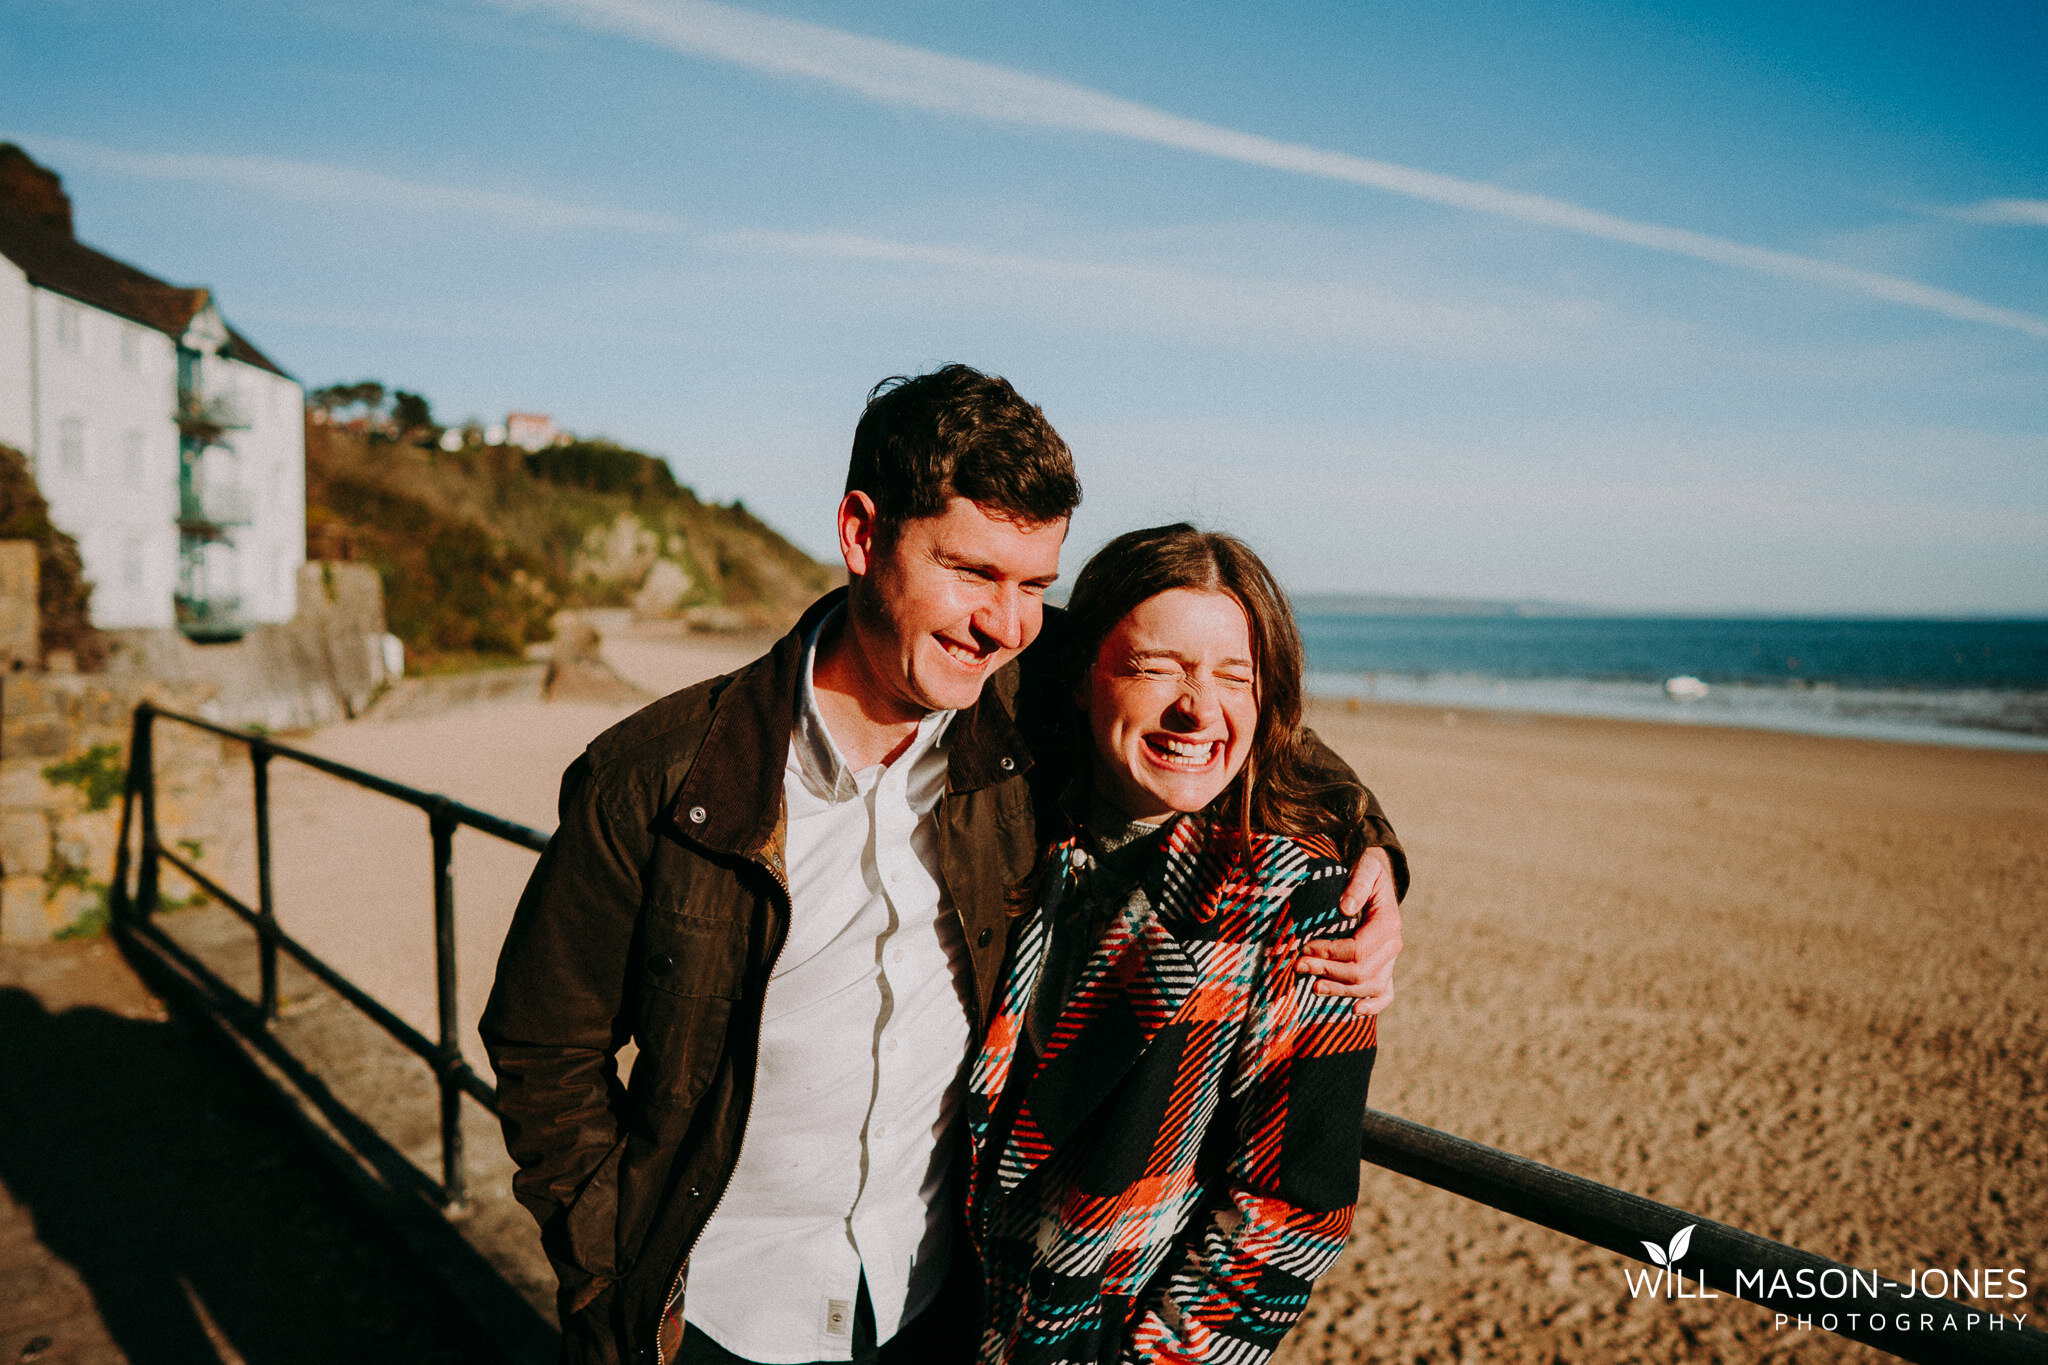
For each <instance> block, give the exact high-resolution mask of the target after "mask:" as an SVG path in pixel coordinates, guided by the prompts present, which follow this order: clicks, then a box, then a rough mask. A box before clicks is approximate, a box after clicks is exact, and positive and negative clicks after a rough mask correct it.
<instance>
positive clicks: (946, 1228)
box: [683, 618, 974, 1365]
mask: <svg viewBox="0 0 2048 1365" xmlns="http://www.w3.org/2000/svg"><path fill="white" fill-rule="evenodd" d="M834 624H835V623H834V622H833V620H832V619H831V618H828V619H827V620H826V621H825V622H822V623H821V624H820V629H821V630H823V629H826V628H830V627H831V626H833V625H834ZM817 642H818V634H817V633H816V632H813V634H812V636H811V638H810V639H809V640H808V641H806V643H805V647H804V661H803V678H802V683H801V684H800V688H801V690H800V692H799V709H798V715H797V722H796V731H795V734H794V736H793V738H792V742H791V744H790V751H789V759H788V762H787V764H786V765H785V766H784V769H783V779H782V787H783V799H784V800H785V802H786V803H787V807H788V821H789V823H788V834H787V844H786V847H785V850H784V854H785V857H786V859H787V866H788V870H789V898H790V917H789V936H788V938H787V940H786V941H785V942H784V943H783V946H782V954H781V956H780V957H778V958H777V959H776V961H775V968H774V971H773V972H772V973H771V975H770V976H769V978H768V991H767V996H766V999H765V1000H764V1002H763V1005H762V1015H761V1052H760V1060H759V1064H758V1069H757V1071H756V1074H755V1080H754V1103H753V1108H752V1110H751V1111H750V1113H749V1115H748V1118H747V1127H746V1135H745V1137H744V1139H743V1140H742V1141H741V1144H740V1158H739V1163H738V1165H737V1167H736V1168H735V1169H734V1171H733V1175H732V1182H731V1184H730V1185H728V1186H727V1188H726V1192H725V1197H724V1198H723V1199H722V1200H720V1201H719V1204H718V1208H717V1210H716V1211H715V1212H714V1213H713V1214H712V1217H711V1221H710V1222H709V1223H708V1224H707V1225H706V1226H705V1228H704V1232H703V1235H702V1236H701V1237H700V1238H699V1239H698V1241H697V1245H696V1248H695V1249H694V1250H693V1251H692V1252H691V1254H690V1270H689V1280H688V1287H687V1289H686V1291H685V1298H684V1307H683V1314H684V1317H685V1318H687V1319H688V1321H689V1322H690V1323H692V1324H693V1325H695V1326H696V1327H697V1328H698V1329H699V1330H701V1331H703V1332H704V1333H706V1334H707V1335H709V1336H710V1337H711V1339H712V1340H713V1341H716V1342H717V1343H718V1344H719V1345H721V1346H723V1347H725V1349H726V1350H728V1351H732V1352H734V1353H735V1354H738V1355H741V1356H744V1357H746V1358H748V1359H750V1360H757V1361H762V1362H765V1363H766V1365H787V1362H795V1361H812V1360H845V1359H848V1358H850V1357H851V1355H852V1342H853V1316H854V1300H855V1294H856V1292H857V1290H858V1286H859V1283H860V1276H861V1272H862V1270H863V1268H865V1270H866V1272H867V1281H868V1295H869V1297H870V1298H871V1299H872V1300H873V1303H874V1310H875V1337H876V1340H877V1341H878V1342H882V1341H887V1340H889V1338H890V1337H892V1336H894V1335H895V1334H896V1331H897V1329H898V1328H899V1327H900V1326H901V1325H902V1324H903V1323H905V1322H908V1321H909V1320H910V1319H911V1318H913V1317H915V1316H916V1315H917V1314H918V1313H919V1312H921V1311H923V1309H924V1308H925V1307H926V1306H928V1305H929V1304H930V1303H931V1301H932V1299H933V1297H934V1296H935V1295H936V1294H937V1293H938V1289H939V1285H940V1283H941V1282H942V1281H943V1280H944V1278H945V1273H946V1262H947V1257H948V1254H949V1251H950V1247H949V1245H948V1244H949V1241H950V1235H949V1234H950V1231H951V1226H952V1224H951V1206H952V1202H953V1201H952V1200H951V1198H950V1190H949V1189H948V1180H947V1176H948V1173H949V1171H950V1170H951V1167H952V1155H953V1148H952V1143H953V1132H954V1128H955V1122H954V1120H955V1117H956V1115H957V1113H958V1111H959V1107H960V1096H961V1093H962V1089H963V1078H964V1076H965V1074H966V1060H967V1050H968V1045H969V1043H970V1042H971V1041H972V1038H973V1028H974V1026H973V1022H972V1018H971V1015H970V1013H969V1010H970V1005H969V1002H968V996H967V992H968V990H969V986H968V979H969V978H968V966H967V943H966V937H965V934H964V932H963V930H962V929H961V926H960V920H959V916H958V915H956V914H955V913H954V911H953V907H952V905H951V903H950V901H949V900H948V898H947V897H946V895H945V892H944V889H943V888H942V886H941V884H940V882H939V875H938V873H939V864H938V847H937V839H936V836H935V834H934V831H933V827H932V825H933V822H932V819H931V813H932V809H933V807H935V806H936V805H937V804H938V800H939V797H940V796H941V795H942V794H944V792H945V789H946V745H945V743H944V740H945V734H946V730H947V727H948V725H949V724H950V722H951V721H952V718H953V715H954V713H953V712H951V711H938V712H933V713H932V714H930V715H928V716H926V717H925V718H924V720H923V721H922V722H920V724H919V725H918V728H917V734H916V736H915V738H913V739H912V741H911V744H910V747H909V748H908V749H907V750H905V751H904V752H903V753H902V754H901V755H900V756H898V758H897V759H896V761H895V762H894V763H891V764H888V765H886V766H885V765H883V764H879V763H878V764H876V765H875V766H873V767H871V768H867V769H864V770H862V771H860V772H857V773H856V772H853V771H851V770H849V769H848V768H847V766H846V762H845V759H844V758H843V757H842V756H841V754H840V752H839V747H838V746H837V745H836V744H834V743H833V741H832V736H831V733H830V732H829V731H828V730H827V729H826V728H825V721H824V717H823V716H822V715H821V714H820V713H819V711H818V704H817V696H816V693H815V692H814V691H813V690H812V686H811V670H812V665H813V662H814V661H815V659H816V655H817Z"/></svg>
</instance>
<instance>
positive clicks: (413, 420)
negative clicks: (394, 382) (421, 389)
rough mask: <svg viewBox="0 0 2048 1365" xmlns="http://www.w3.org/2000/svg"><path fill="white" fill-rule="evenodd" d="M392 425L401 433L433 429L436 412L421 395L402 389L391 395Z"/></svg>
mask: <svg viewBox="0 0 2048 1365" xmlns="http://www.w3.org/2000/svg"><path fill="white" fill-rule="evenodd" d="M391 425H393V426H395V427H397V428H398V429H399V430H400V431H401V432H405V431H419V430H421V429H423V428H426V427H431V426H433V425H434V410H433V408H431V407H429V406H428V404H427V400H426V399H424V398H422V397H421V396H420V395H418V394H416V393H407V392H406V391H405V390H404V389H400V390H398V391H397V392H396V393H394V394H392V395H391Z"/></svg>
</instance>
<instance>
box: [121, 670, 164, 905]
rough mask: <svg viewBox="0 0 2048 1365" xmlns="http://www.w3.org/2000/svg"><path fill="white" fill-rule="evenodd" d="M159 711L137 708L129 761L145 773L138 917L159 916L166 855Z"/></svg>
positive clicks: (145, 706)
mask: <svg viewBox="0 0 2048 1365" xmlns="http://www.w3.org/2000/svg"><path fill="white" fill-rule="evenodd" d="M155 721H156V708H155V707H154V706H151V705H150V704H149V703H148V702H143V703H141V704H140V705H139V706H137V707H136V708H135V752H134V755H133V756H132V757H131V758H130V759H129V762H131V763H133V764H134V765H135V766H136V767H137V768H138V769H139V770H140V771H141V773H142V777H141V781H140V787H141V796H142V865H141V868H140V870H139V871H138V872H137V873H136V876H135V915H136V918H137V919H148V918H149V917H150V916H151V915H154V914H155V913H156V906H157V882H158V877H159V873H160V871H161V865H162V864H161V859H160V857H159V855H160V854H161V853H162V852H163V850H162V848H161V847H160V846H159V845H158V843H157V831H156V725H155Z"/></svg>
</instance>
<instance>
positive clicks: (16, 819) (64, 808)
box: [0, 673, 248, 942]
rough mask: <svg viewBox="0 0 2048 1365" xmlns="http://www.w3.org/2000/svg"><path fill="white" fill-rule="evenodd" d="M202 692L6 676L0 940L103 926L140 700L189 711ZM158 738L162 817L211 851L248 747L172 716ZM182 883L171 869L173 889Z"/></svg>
mask: <svg viewBox="0 0 2048 1365" xmlns="http://www.w3.org/2000/svg"><path fill="white" fill-rule="evenodd" d="M203 697H204V694H203V693H202V692H200V691H197V690H193V689H180V688H177V687H172V686H166V685H165V684H163V683H160V682H156V681H154V680H149V679H136V678H118V677H110V676H108V675H106V674H76V673H72V674H62V673H51V674H40V675H37V674H8V675H4V676H0V939H6V940H9V941H14V942H20V941H25V940H37V939H48V938H51V937H53V936H56V935H61V934H64V933H66V932H67V931H70V932H81V931H90V930H93V929H96V928H97V927H99V925H100V924H101V923H103V919H104V916H105V914H106V894H107V887H108V884H109V883H110V882H111V880H112V878H113V872H114V853H115V842H116V840H117V839H118V837H119V830H120V820H121V784H122V777H123V774H125V772H126V771H127V766H128V743H129V737H130V732H131V729H132V727H133V724H134V716H135V707H136V705H137V704H138V703H140V702H142V701H145V700H147V701H151V702H154V703H155V704H157V705H159V706H163V707H167V708H170V709H173V710H190V709H191V708H192V707H193V706H194V705H196V704H198V703H199V702H200V701H202V700H203ZM154 742H155V767H156V776H157V813H158V823H159V825H160V827H161V828H162V829H163V830H164V831H165V833H166V836H167V837H169V836H170V835H171V833H172V832H173V831H175V832H176V834H177V836H178V837H180V838H187V839H191V840H194V841H196V843H197V846H198V847H200V848H201V849H203V848H204V847H205V845H206V844H207V843H208V842H209V840H210V839H211V838H214V837H216V836H217V835H218V833H219V831H218V830H217V829H216V828H215V826H216V825H217V824H218V823H219V822H220V821H221V819H222V818H223V815H224V813H223V807H224V806H225V805H226V804H228V803H225V802H223V801H220V800H217V799H216V798H217V796H219V795H220V794H221V787H222V783H223V779H224V777H225V776H226V775H228V774H240V773H245V772H246V770H247V767H248V759H247V753H246V750H245V749H244V748H243V746H242V745H239V744H236V743H234V742H232V741H230V740H223V739H219V738H217V737H215V736H212V735H209V734H207V733H205V732H204V731H201V730H195V729H193V728H192V727H190V726H181V725H174V724H169V723H166V722H161V721H160V722H158V723H157V725H156V730H155V736H154ZM244 818H246V816H245V817H244ZM202 857H203V855H202ZM182 880H183V879H182V878H180V877H178V876H177V874H176V873H175V872H171V873H169V874H168V875H167V878H166V888H165V889H166V894H172V893H173V890H174V888H176V887H177V886H178V885H179V883H181V882H182Z"/></svg>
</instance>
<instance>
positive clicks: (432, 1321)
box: [0, 988, 492, 1365]
mask: <svg viewBox="0 0 2048 1365" xmlns="http://www.w3.org/2000/svg"><path fill="white" fill-rule="evenodd" d="M0 1040H4V1043H0V1116H4V1117H0V1184H4V1185H5V1186H6V1189H7V1191H8V1193H9V1194H10V1195H11V1196H12V1199H13V1201H14V1202H15V1203H16V1204H18V1205H20V1206H22V1207H24V1208H26V1209H27V1210H28V1212H29V1214H30V1215H31V1216H32V1217H33V1219H34V1224H35V1232H36V1237H37V1240H39V1241H40V1242H41V1244H42V1245H43V1247H45V1248H47V1249H48V1251H49V1252H51V1253H52V1254H54V1255H55V1256H57V1257H59V1258H61V1259H62V1260H63V1261H65V1262H66V1263H68V1264H69V1265H70V1266H71V1267H72V1268H73V1269H74V1270H75V1271H76V1272H77V1273H78V1275H79V1276H80V1277H81V1278H82V1279H83V1281H84V1283H85V1285H86V1287H87V1289H88V1290H89V1291H90V1292H91V1294H92V1297H93V1300H94V1306H95V1307H96V1309H97V1312H98V1315H99V1317H100V1319H101V1321H102V1322H103V1323H104V1325H105V1329H106V1333H107V1335H108V1336H110V1337H111V1338H112V1340H113V1342H114V1343H115V1344H116V1345H117V1346H118V1348H119V1349H120V1351H121V1353H122V1354H124V1355H125V1356H126V1357H127V1358H128V1360H129V1361H131V1362H133V1365H155V1363H157V1362H162V1363H163V1365H170V1363H171V1362H177V1365H185V1362H195V1361H220V1362H224V1363H226V1365H233V1362H237V1361H240V1362H246V1365H305V1363H307V1362H326V1361H333V1362H336V1363H337V1365H340V1363H341V1362H348V1365H356V1363H357V1362H365V1361H378V1362H384V1361H393V1362H410V1361H419V1362H470V1361H476V1362H482V1361H486V1360H489V1359H491V1358H492V1356H491V1353H490V1352H488V1351H487V1350H486V1349H485V1347H484V1346H483V1345H482V1343H479V1342H475V1341H473V1340H472V1339H470V1337H469V1335H468V1334H467V1332H466V1330H465V1329H464V1328H463V1326H462V1325H461V1319H460V1318H459V1317H458V1315H457V1314H456V1313H455V1312H454V1311H453V1309H452V1308H451V1306H450V1305H448V1304H447V1303H446V1302H445V1301H444V1300H443V1299H442V1298H441V1297H440V1296H439V1294H438V1293H437V1292H436V1291H435V1290H434V1289H433V1288H432V1287H431V1286H430V1284H428V1283H427V1282H425V1281H424V1280H423V1278H422V1277H421V1276H420V1275H419V1274H418V1272H417V1271H416V1270H415V1268H414V1265H413V1262H412V1261H411V1260H410V1259H409V1258H408V1257H407V1256H406V1255H405V1253H404V1252H403V1250H402V1248H401V1247H400V1246H399V1245H398V1244H397V1243H396V1242H395V1241H394V1240H393V1239H392V1237H391V1235H390V1234H389V1233H388V1232H386V1231H385V1230H384V1228H383V1227H382V1226H381V1225H380V1224H378V1223H377V1222H375V1221H374V1220H373V1219H372V1218H371V1217H370V1216H369V1215H368V1214H367V1213H366V1212H363V1211H362V1210H360V1209H358V1208H356V1207H354V1206H353V1205H352V1204H351V1203H350V1202H349V1200H348V1196H347V1194H346V1192H345V1191H344V1190H343V1188H342V1187H341V1186H340V1185H339V1184H338V1183H336V1182H335V1181H334V1180H333V1179H332V1178H331V1177H330V1176H329V1175H327V1173H326V1172H325V1171H323V1170H322V1169H320V1168H319V1167H318V1166H316V1165H315V1164H314V1161H313V1160H312V1158H311V1156H310V1154H308V1153H307V1152H306V1151H304V1150H303V1149H302V1148H301V1147H300V1146H299V1145H297V1143H296V1140H295V1138H294V1137H293V1136H292V1135H290V1134H289V1133H287V1132H286V1131H284V1130H282V1129H280V1128H279V1127H278V1125H277V1122H276V1120H275V1118H274V1117H273V1115H272V1113H271V1112H270V1111H269V1110H267V1109H266V1107H265V1105H264V1103H263V1101H262V1099H261V1097H260V1096H258V1095H256V1094H255V1093H253V1092H252V1091H251V1089H250V1086H249V1084H248V1083H247V1082H246V1081H244V1080H243V1079H242V1078H241V1077H238V1076H236V1075H235V1074H234V1073H232V1072H231V1071H229V1070H228V1069H227V1067H226V1066H225V1064H224V1063H223V1061H222V1060H221V1059H220V1058H219V1057H218V1055H217V1054H214V1053H212V1052H210V1051H209V1050H208V1048H207V1047H206V1045H205V1044H204V1042H203V1040H201V1039H200V1038H198V1037H195V1036H193V1035H192V1034H190V1033H189V1032H188V1031H187V1030H186V1028H185V1027H184V1026H183V1025H181V1024H179V1023H178V1022H176V1021H175V1020H173V1021H170V1022H162V1023H159V1022H153V1021H149V1020H137V1019H129V1018H124V1017H122V1016H121V1015H119V1014H115V1013H112V1012H110V1011H108V1010H105V1009H100V1008H97V1007H92V1006H81V1007H78V1008H73V1009H67V1010H63V1011H61V1012H57V1013H52V1012H50V1011H49V1010H47V1009H45V1007H44V1006H43V1004H42V1003H41V1002H40V1001H39V1000H38V999H37V998H36V996H34V995H32V994H30V993H29V992H28V991H25V990H20V989H14V988H0ZM0 1250H5V1249H0ZM15 1307H16V1308H21V1307H23V1305H19V1304H17V1305H15ZM10 1316H12V1315H10ZM65 1346H66V1343H65V1342H64V1341H62V1340H53V1341H52V1342H51V1343H50V1345H49V1347H48V1348H47V1350H48V1354H47V1355H45V1356H44V1357H43V1358H44V1359H45V1360H48V1361H56V1360H60V1359H63V1358H65V1357H66V1356H67V1355H68V1352H66V1350H65Z"/></svg>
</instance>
